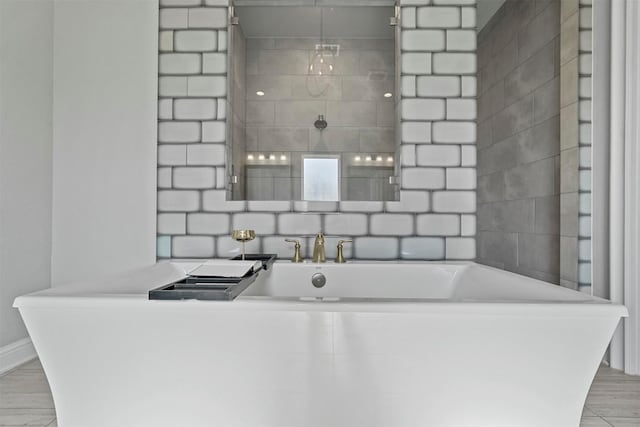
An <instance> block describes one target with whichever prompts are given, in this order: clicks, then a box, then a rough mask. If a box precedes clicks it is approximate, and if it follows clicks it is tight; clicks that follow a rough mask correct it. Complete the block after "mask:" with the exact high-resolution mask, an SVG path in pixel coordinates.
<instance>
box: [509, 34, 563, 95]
mask: <svg viewBox="0 0 640 427" xmlns="http://www.w3.org/2000/svg"><path fill="white" fill-rule="evenodd" d="M554 63H555V47H554V44H553V42H551V43H548V44H547V45H546V46H545V47H543V48H542V49H540V50H539V51H538V52H537V53H535V54H534V55H533V56H532V57H531V58H529V59H527V60H526V61H525V62H523V63H522V64H521V65H520V66H518V68H516V69H515V70H513V71H512V72H510V73H509V74H507V76H506V77H505V87H504V91H505V95H504V97H505V103H506V105H510V104H512V103H513V102H515V101H516V100H518V99H520V98H522V97H523V96H524V95H526V94H528V93H530V92H532V91H533V90H535V89H536V88H538V87H540V86H541V85H542V84H544V83H546V82H548V81H549V80H551V79H552V78H553V77H554Z"/></svg>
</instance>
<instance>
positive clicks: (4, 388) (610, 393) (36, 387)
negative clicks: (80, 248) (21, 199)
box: [0, 359, 640, 427]
mask: <svg viewBox="0 0 640 427" xmlns="http://www.w3.org/2000/svg"><path fill="white" fill-rule="evenodd" d="M4 426H39V427H45V426H46V427H57V424H56V413H55V410H54V409H53V400H52V399H51V393H50V391H49V384H48V383H47V379H46V377H45V376H44V372H43V371H42V365H40V361H39V360H37V359H36V360H33V361H31V362H29V363H26V364H24V365H22V366H20V367H18V368H17V369H14V370H13V371H10V372H8V373H6V374H5V375H3V376H1V377H0V427H4ZM580 426H581V427H612V426H613V427H640V377H636V376H629V375H624V374H622V373H620V372H619V371H616V370H613V369H610V368H608V367H606V366H602V367H601V368H600V370H599V371H598V374H597V375H596V379H595V381H594V382H593V385H592V386H591V391H590V392H589V396H588V397H587V403H586V405H585V408H584V412H583V414H582V422H581V423H580ZM541 427H544V426H541Z"/></svg>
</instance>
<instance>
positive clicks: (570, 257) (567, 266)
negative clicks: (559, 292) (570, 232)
mask: <svg viewBox="0 0 640 427" xmlns="http://www.w3.org/2000/svg"><path fill="white" fill-rule="evenodd" d="M560 251H561V254H562V256H561V258H560V278H561V279H563V280H568V281H571V282H577V281H578V238H577V237H566V236H561V237H560Z"/></svg>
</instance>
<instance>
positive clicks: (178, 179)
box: [157, 0, 545, 260]
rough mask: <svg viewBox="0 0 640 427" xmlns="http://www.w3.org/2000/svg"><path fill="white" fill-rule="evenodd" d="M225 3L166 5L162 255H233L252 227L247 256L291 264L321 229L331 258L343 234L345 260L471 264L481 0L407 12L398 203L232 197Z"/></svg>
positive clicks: (201, 0)
mask: <svg viewBox="0 0 640 427" xmlns="http://www.w3.org/2000/svg"><path fill="white" fill-rule="evenodd" d="M405 3H406V4H405ZM225 5H226V1H225V0H161V1H160V7H161V9H160V61H159V73H160V82H159V84H160V88H159V89H160V91H159V93H160V99H159V105H158V106H159V109H160V112H161V114H160V115H159V117H160V123H159V125H158V131H159V134H158V141H159V143H158V161H159V167H158V241H157V243H158V257H159V258H208V257H229V256H232V255H234V254H237V253H238V252H239V245H238V244H237V243H236V242H235V241H233V240H231V238H230V237H229V234H230V232H231V230H232V229H234V228H253V229H255V230H256V232H257V234H258V237H257V238H256V240H254V241H253V242H251V243H249V244H248V250H249V251H251V252H265V253H277V254H278V255H279V256H281V257H283V258H287V257H290V256H291V255H292V253H293V249H292V248H291V247H290V245H288V244H286V243H285V242H284V241H283V239H284V238H285V237H295V236H301V237H300V238H301V240H302V244H303V252H304V253H305V255H306V256H309V255H310V243H311V242H312V239H313V237H312V236H313V235H314V234H315V233H316V232H318V231H319V230H322V231H324V232H325V233H327V234H329V235H331V236H335V237H330V238H329V239H328V243H327V256H328V257H329V258H330V257H333V256H335V243H336V240H337V238H338V237H337V236H340V237H352V238H353V239H354V242H353V244H352V245H350V246H349V245H348V246H346V247H345V249H346V253H345V256H347V257H355V258H364V259H366V258H374V259H400V258H402V259H430V260H444V259H448V260H471V259H474V258H475V255H476V251H475V247H476V245H475V238H474V236H475V234H476V216H475V212H476V190H475V188H476V176H475V172H476V170H475V165H476V151H475V142H476V124H475V119H476V101H475V97H476V37H475V25H476V23H475V0H407V1H406V2H403V4H402V15H401V16H402V19H401V21H402V28H401V31H400V34H401V37H400V43H401V46H402V51H401V55H400V56H401V57H400V58H399V63H400V66H399V67H400V71H401V73H402V76H401V80H402V85H401V86H402V88H401V97H400V99H397V100H396V102H398V103H399V107H400V108H399V109H398V113H399V116H400V119H399V122H400V126H399V131H400V136H401V140H402V144H401V163H402V167H401V173H400V175H401V176H400V178H401V184H400V190H399V191H400V201H389V202H381V201H377V202H371V201H345V202H339V203H311V202H299V201H298V202H292V201H248V202H247V201H229V200H227V198H226V192H225V178H224V175H225V169H224V167H225V162H226V157H227V154H226V151H225V145H224V142H225V132H224V129H225V127H224V123H225V121H226V120H227V118H228V117H229V115H228V114H227V111H226V110H227V103H226V98H227V96H226V87H227V85H226V78H227V73H226V68H224V67H223V66H222V64H223V63H225V62H224V61H221V59H222V58H224V57H226V55H225V51H226V39H227V22H226V13H227V9H226V7H224V6H225ZM183 32H186V33H189V34H186V33H185V34H183ZM191 33H193V34H191ZM543 95H544V93H541V96H542V98H540V99H545V98H544V96H543ZM178 110H180V111H179V112H178ZM400 110H401V113H400ZM248 114H249V112H248V111H247V115H248Z"/></svg>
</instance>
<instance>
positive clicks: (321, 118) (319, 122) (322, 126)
mask: <svg viewBox="0 0 640 427" xmlns="http://www.w3.org/2000/svg"><path fill="white" fill-rule="evenodd" d="M313 125H314V126H315V127H316V129H320V130H324V129H325V128H326V127H327V126H328V125H327V121H326V120H325V119H324V116H323V115H322V114H320V115H319V116H318V120H316V121H315V123H314V124H313Z"/></svg>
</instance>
